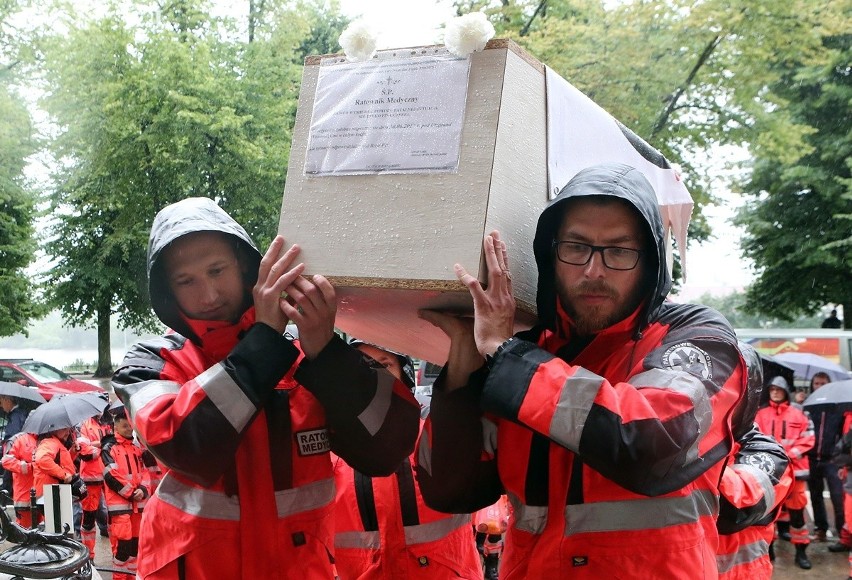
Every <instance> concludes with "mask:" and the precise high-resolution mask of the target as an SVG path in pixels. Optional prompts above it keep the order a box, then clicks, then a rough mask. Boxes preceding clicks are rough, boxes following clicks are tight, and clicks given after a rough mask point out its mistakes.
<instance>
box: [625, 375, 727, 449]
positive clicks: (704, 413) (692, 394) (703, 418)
mask: <svg viewBox="0 0 852 580" xmlns="http://www.w3.org/2000/svg"><path fill="white" fill-rule="evenodd" d="M628 382H629V383H630V384H631V385H633V386H634V387H636V388H637V389H641V388H643V387H645V388H647V387H653V388H657V389H669V390H672V391H676V392H678V393H680V394H682V395H684V396H686V397H689V400H690V401H692V407H693V416H694V417H695V421H696V422H697V423H698V432H699V433H703V434H706V433H709V432H710V428H711V425H712V423H713V405H712V403H711V402H710V397H708V396H707V387H705V386H704V383H702V382H701V381H700V380H699V379H698V378H697V377H694V376H693V375H691V374H689V373H684V372H675V371H671V370H667V369H650V370H648V371H645V372H644V373H639V374H638V375H636V376H634V377H632V378H630V379H628ZM700 442H701V437H699V438H698V439H696V440H695V443H693V445H692V447H691V448H690V449H689V451H688V452H687V454H686V457H684V461H683V463H684V464H688V463H692V462H694V461H696V460H697V459H698V456H699V453H698V445H699V443H700Z"/></svg>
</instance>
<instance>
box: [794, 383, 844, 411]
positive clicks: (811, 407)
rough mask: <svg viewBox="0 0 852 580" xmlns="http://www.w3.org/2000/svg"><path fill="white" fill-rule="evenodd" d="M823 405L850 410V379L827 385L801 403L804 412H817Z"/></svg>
mask: <svg viewBox="0 0 852 580" xmlns="http://www.w3.org/2000/svg"><path fill="white" fill-rule="evenodd" d="M821 405H825V406H829V407H832V408H834V409H837V408H838V407H839V408H840V410H843V411H847V410H852V379H850V380H847V381H837V382H835V383H828V384H827V385H824V386H822V387H820V388H819V389H817V390H816V391H814V392H813V393H811V394H810V395H809V396H808V398H807V399H805V401H804V402H803V403H802V406H803V407H804V408H805V410H806V411H809V412H811V413H813V412H816V411H819V410H820V409H819V408H820V406H821Z"/></svg>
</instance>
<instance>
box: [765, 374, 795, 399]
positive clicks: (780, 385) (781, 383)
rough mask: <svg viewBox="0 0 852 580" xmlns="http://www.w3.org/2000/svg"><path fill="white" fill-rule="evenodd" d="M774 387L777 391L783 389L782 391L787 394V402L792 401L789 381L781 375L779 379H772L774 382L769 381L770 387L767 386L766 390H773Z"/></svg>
mask: <svg viewBox="0 0 852 580" xmlns="http://www.w3.org/2000/svg"><path fill="white" fill-rule="evenodd" d="M772 387H775V388H776V389H781V390H782V391H784V392H785V393H787V401H789V400H790V383H788V382H787V379H785V378H784V377H782V376H780V375H779V376H777V377H772V380H770V381H769V386H767V387H766V388H767V389H771V388H772Z"/></svg>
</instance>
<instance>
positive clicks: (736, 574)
mask: <svg viewBox="0 0 852 580" xmlns="http://www.w3.org/2000/svg"><path fill="white" fill-rule="evenodd" d="M740 351H741V352H742V355H743V359H744V360H745V361H746V367H747V368H748V376H749V379H748V391H747V393H746V396H745V397H743V399H742V400H741V401H740V403H739V404H738V405H737V407H736V408H735V410H734V413H733V416H732V418H731V426H732V428H733V430H734V436H735V437H736V444H735V446H734V454H733V461H732V462H729V463H728V464H726V466H725V470H724V471H723V472H722V481H721V482H720V483H719V496H720V497H719V504H720V507H719V519H718V520H717V521H716V529H718V530H719V548H718V550H717V552H716V565H717V567H718V569H719V578H720V580H770V579H771V578H772V560H773V559H774V553H773V552H771V551H770V546H772V541H773V539H774V535H775V534H774V530H773V527H774V526H773V521H774V520H775V518H776V517H777V516H778V513H779V511H780V508H781V504H782V503H784V500H785V499H786V497H787V494H788V493H789V492H790V488H791V487H792V485H793V481H794V476H793V466H792V464H791V463H790V460H789V458H788V457H787V454H786V452H785V451H784V447H782V446H781V444H780V443H778V442H777V441H775V439H773V438H772V437H771V436H769V435H766V434H765V433H761V432H760V431H759V430H758V429H757V428H756V427H755V423H754V418H755V415H756V414H757V410H758V407H759V405H760V396H761V393H762V391H763V369H762V365H761V362H760V357H759V355H758V354H757V351H755V350H754V348H752V347H751V346H750V345H748V344H745V343H742V342H740Z"/></svg>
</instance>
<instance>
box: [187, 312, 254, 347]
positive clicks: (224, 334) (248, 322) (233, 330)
mask: <svg viewBox="0 0 852 580" xmlns="http://www.w3.org/2000/svg"><path fill="white" fill-rule="evenodd" d="M180 315H181V317H182V318H183V320H184V322H185V323H186V324H187V325H188V326H189V328H190V329H191V330H192V332H193V333H194V334H195V335H196V336H197V337H198V340H199V342H200V344H199V346H201V350H203V351H204V352H205V353H207V354H208V355H210V356H211V357H212V358H213V360H215V361H220V360H222V359H223V358H225V357H226V356H227V355H228V353H230V352H231V349H232V348H234V345H235V344H237V342H238V341H239V340H240V338H242V335H243V333H244V332H246V331H247V330H248V329H249V328H251V327H252V325H253V324H254V322H255V309H254V306H252V307H250V308H249V309H248V310H246V311H245V312H244V313H243V315H242V316H241V317H240V319H239V320H238V321H237V323H236V324H234V323H231V322H228V321H227V320H197V319H194V318H189V317H188V316H186V315H185V314H183V313H182V312H181V314H180Z"/></svg>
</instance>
